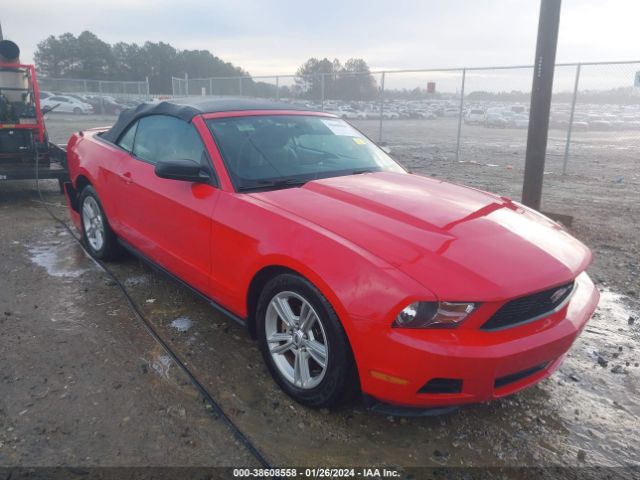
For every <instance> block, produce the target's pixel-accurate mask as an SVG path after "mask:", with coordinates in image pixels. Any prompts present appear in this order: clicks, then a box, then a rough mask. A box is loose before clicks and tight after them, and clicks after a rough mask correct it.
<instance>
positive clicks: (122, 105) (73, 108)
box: [40, 91, 145, 115]
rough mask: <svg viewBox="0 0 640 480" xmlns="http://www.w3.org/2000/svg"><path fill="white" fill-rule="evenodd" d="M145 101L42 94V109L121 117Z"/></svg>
mask: <svg viewBox="0 0 640 480" xmlns="http://www.w3.org/2000/svg"><path fill="white" fill-rule="evenodd" d="M144 101H145V99H144V98H126V97H120V98H115V97H113V96H111V95H83V94H75V93H64V94H63V93H53V92H47V91H41V92H40V105H41V107H42V108H43V109H45V111H49V112H52V113H73V114H77V115H81V114H85V115H86V114H92V113H98V114H103V115H119V114H120V112H122V111H123V110H125V109H127V108H130V107H135V106H136V105H138V104H139V103H141V102H144Z"/></svg>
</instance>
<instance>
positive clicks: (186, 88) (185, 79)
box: [184, 72, 189, 97]
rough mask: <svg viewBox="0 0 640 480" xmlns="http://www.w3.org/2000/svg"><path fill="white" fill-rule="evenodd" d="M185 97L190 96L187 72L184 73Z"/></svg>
mask: <svg viewBox="0 0 640 480" xmlns="http://www.w3.org/2000/svg"><path fill="white" fill-rule="evenodd" d="M184 96H185V97H188V96H189V74H188V73H187V72H185V73H184Z"/></svg>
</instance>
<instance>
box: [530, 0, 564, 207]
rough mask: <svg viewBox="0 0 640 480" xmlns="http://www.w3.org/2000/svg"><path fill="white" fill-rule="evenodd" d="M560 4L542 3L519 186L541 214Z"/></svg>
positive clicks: (557, 0)
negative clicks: (525, 149) (521, 177)
mask: <svg viewBox="0 0 640 480" xmlns="http://www.w3.org/2000/svg"><path fill="white" fill-rule="evenodd" d="M560 5H561V0H541V2H540V20H539V22H538V41H537V43H536V57H535V61H534V67H533V85H532V87H531V108H530V113H529V132H528V135H527V154H526V162H525V167H524V183H523V185H522V203H524V204H525V205H527V206H529V207H531V208H534V209H536V210H540V204H541V200H542V182H543V178H544V162H545V155H546V152H547V136H548V134H549V112H550V110H551V94H552V92H553V71H554V68H555V63H556V47H557V46H558V28H559V25H560Z"/></svg>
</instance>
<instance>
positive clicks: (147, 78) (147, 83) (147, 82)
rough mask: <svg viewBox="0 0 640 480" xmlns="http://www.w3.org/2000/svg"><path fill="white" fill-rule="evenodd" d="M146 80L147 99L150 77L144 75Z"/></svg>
mask: <svg viewBox="0 0 640 480" xmlns="http://www.w3.org/2000/svg"><path fill="white" fill-rule="evenodd" d="M144 81H145V83H146V86H147V99H149V77H148V76H147V77H144Z"/></svg>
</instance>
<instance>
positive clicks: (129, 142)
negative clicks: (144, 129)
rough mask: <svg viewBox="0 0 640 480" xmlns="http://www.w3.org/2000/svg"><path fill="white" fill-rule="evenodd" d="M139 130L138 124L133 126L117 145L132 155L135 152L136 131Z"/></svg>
mask: <svg viewBox="0 0 640 480" xmlns="http://www.w3.org/2000/svg"><path fill="white" fill-rule="evenodd" d="M137 129H138V122H136V123H134V124H133V125H131V126H130V127H129V128H128V129H127V131H126V132H125V133H124V134H123V135H122V136H121V137H120V140H118V141H117V142H116V143H117V145H118V146H120V147H122V148H123V149H125V150H126V151H127V152H129V153H131V152H132V151H133V140H134V139H135V138H136V130H137Z"/></svg>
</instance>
